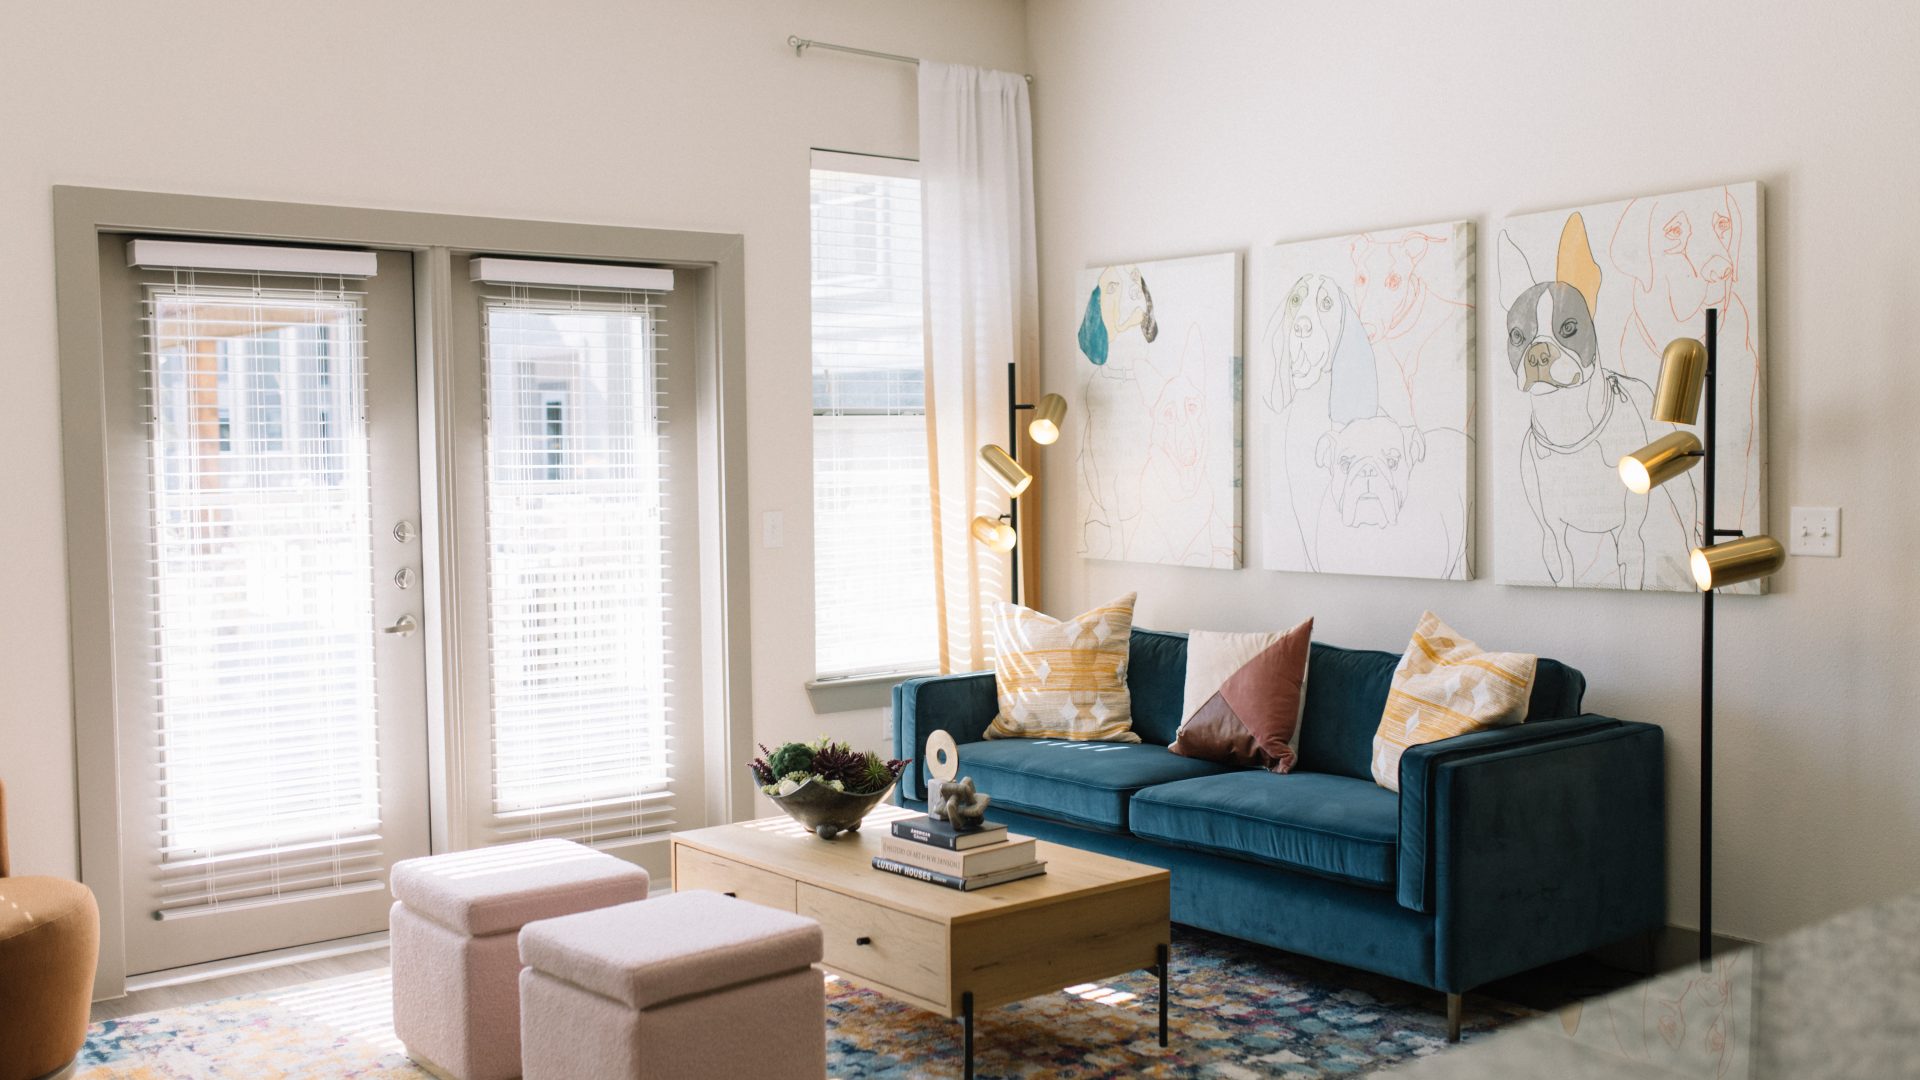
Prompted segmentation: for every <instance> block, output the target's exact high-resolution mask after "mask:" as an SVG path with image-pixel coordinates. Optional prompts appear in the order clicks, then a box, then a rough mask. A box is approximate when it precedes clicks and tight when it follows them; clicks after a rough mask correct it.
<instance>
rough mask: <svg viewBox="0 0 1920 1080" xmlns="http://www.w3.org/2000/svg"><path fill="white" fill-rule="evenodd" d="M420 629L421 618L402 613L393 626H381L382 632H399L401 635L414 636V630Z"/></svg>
mask: <svg viewBox="0 0 1920 1080" xmlns="http://www.w3.org/2000/svg"><path fill="white" fill-rule="evenodd" d="M418 629H420V620H418V619H416V618H414V617H413V616H411V615H402V616H400V617H399V618H397V619H395V620H393V625H392V626H383V627H381V628H380V632H381V633H383V634H399V635H400V636H401V637H412V636H413V632H414V631H415V630H418Z"/></svg>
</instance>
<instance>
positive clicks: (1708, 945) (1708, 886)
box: [1700, 308, 1720, 971]
mask: <svg viewBox="0 0 1920 1080" xmlns="http://www.w3.org/2000/svg"><path fill="white" fill-rule="evenodd" d="M1719 338H1720V311H1719V309H1717V308H1708V309H1707V343H1706V344H1707V378H1706V382H1707V439H1706V448H1705V449H1706V459H1707V460H1706V461H1705V462H1703V464H1704V465H1705V466H1706V470H1705V471H1706V474H1707V475H1706V478H1705V480H1704V483H1703V486H1704V487H1705V488H1706V496H1707V505H1706V512H1705V513H1704V514H1702V515H1701V525H1702V526H1704V530H1705V533H1706V535H1705V536H1704V537H1702V540H1703V541H1704V544H1703V546H1705V547H1712V546H1713V545H1714V544H1715V543H1717V542H1718V541H1717V540H1716V539H1715V538H1716V537H1717V536H1719V535H1720V534H1719V530H1717V529H1715V528H1714V522H1713V511H1714V491H1713V474H1714V472H1715V470H1716V469H1717V467H1718V466H1719V462H1720V444H1719V443H1718V442H1717V441H1715V440H1716V439H1717V438H1718V437H1719V434H1720V431H1719V426H1720V421H1719V416H1718V413H1719V408H1718V406H1719V402H1720V387H1719V382H1718V380H1717V379H1716V378H1715V375H1716V372H1715V370H1714V369H1715V368H1716V367H1717V366H1718V365H1717V363H1716V361H1717V360H1718V359H1719V344H1720V341H1719ZM1700 603H1701V605H1702V607H1701V609H1700V968H1701V970H1702V971H1706V970H1710V969H1711V968H1712V967H1713V590H1712V589H1703V590H1701V593H1700Z"/></svg>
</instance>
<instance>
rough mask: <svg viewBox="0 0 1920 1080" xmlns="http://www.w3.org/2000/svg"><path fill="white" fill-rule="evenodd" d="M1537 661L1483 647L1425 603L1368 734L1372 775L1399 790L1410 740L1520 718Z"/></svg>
mask: <svg viewBox="0 0 1920 1080" xmlns="http://www.w3.org/2000/svg"><path fill="white" fill-rule="evenodd" d="M1538 663H1539V657H1535V656H1528V655H1527V654H1525V653H1510V652H1500V653H1497V652H1488V651H1486V650H1485V649H1482V648H1481V647H1480V646H1478V645H1475V644H1474V643H1473V642H1471V641H1468V640H1467V639H1466V638H1464V637H1461V636H1460V635H1459V634H1457V633H1455V632H1454V629H1453V627H1451V626H1448V625H1447V624H1446V623H1443V622H1441V621H1440V617H1439V616H1437V615H1435V614H1434V613H1433V612H1431V611H1429V612H1427V613H1426V614H1424V615H1422V616H1420V625H1419V626H1418V627H1417V628H1415V629H1414V631H1413V641H1412V642H1411V643H1410V644H1409V645H1408V646H1407V654H1406V655H1405V656H1403V657H1401V658H1400V666H1399V667H1396V668H1394V669H1393V686H1392V688H1391V689H1389V690H1388V691H1387V711H1386V712H1385V713H1383V714H1381V716H1380V731H1379V732H1378V733H1377V734H1375V735H1374V737H1373V781H1374V783H1376V784H1379V785H1380V786H1381V787H1383V788H1388V789H1390V790H1393V791H1399V790H1400V755H1401V753H1402V752H1403V751H1405V750H1406V748H1407V747H1409V746H1414V745H1417V744H1419V743H1430V742H1438V741H1439V740H1441V739H1450V738H1452V737H1454V736H1455V735H1465V734H1466V733H1467V732H1469V731H1479V730H1481V729H1483V728H1496V727H1507V726H1509V725H1512V724H1518V723H1520V722H1521V721H1523V720H1525V719H1526V718H1527V699H1528V697H1530V696H1531V695H1532V694H1533V673H1534V669H1535V667H1536V666H1537V665H1538Z"/></svg>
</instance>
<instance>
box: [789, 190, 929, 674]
mask: <svg viewBox="0 0 1920 1080" xmlns="http://www.w3.org/2000/svg"><path fill="white" fill-rule="evenodd" d="M811 189H812V198H811V205H812V230H813V275H812V279H813V513H814V522H813V543H814V664H815V670H816V671H818V672H819V673H820V674H821V675H822V676H835V675H852V674H865V673H878V672H889V671H911V670H925V669H931V668H933V667H934V666H935V664H936V658H937V657H938V655H939V647H938V640H937V636H936V634H937V631H936V621H935V610H934V588H933V584H934V583H933V522H932V517H931V510H930V507H929V502H928V473H927V421H926V395H925V391H924V384H925V371H926V360H925V355H924V351H923V346H922V336H923V330H922V310H923V305H924V300H923V297H922V295H921V284H920V282H921V263H920V259H921V253H920V181H919V179H918V178H917V175H916V173H915V171H914V164H913V163H911V162H898V161H892V160H889V159H881V158H871V159H862V158H860V157H858V156H856V155H847V154H826V153H819V152H817V153H816V154H815V157H814V168H813V171H812V182H811Z"/></svg>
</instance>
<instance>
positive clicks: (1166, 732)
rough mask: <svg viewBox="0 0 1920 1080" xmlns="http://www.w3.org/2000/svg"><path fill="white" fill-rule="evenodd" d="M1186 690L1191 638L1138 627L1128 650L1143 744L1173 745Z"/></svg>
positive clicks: (1136, 723) (1130, 685)
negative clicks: (1188, 647) (1188, 642)
mask: <svg viewBox="0 0 1920 1080" xmlns="http://www.w3.org/2000/svg"><path fill="white" fill-rule="evenodd" d="M1186 691H1187V635H1185V634H1173V633H1168V632H1167V631H1165V630H1142V629H1140V628H1139V627H1137V626H1136V627H1134V628H1133V640H1132V642H1131V644H1130V646H1129V648H1128V650H1127V692H1128V694H1129V695H1130V696H1131V697H1132V698H1133V733H1134V734H1135V735H1138V736H1140V741H1141V742H1146V743H1153V744H1155V745H1158V746H1168V745H1171V744H1172V742H1173V739H1174V736H1176V735H1178V734H1179V733H1180V721H1181V720H1182V719H1183V717H1182V716H1181V715H1180V710H1181V708H1182V706H1183V705H1184V704H1185V700H1186V699H1185V694H1186ZM1368 737H1369V738H1371V737H1372V733H1371V732H1369V733H1368Z"/></svg>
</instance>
